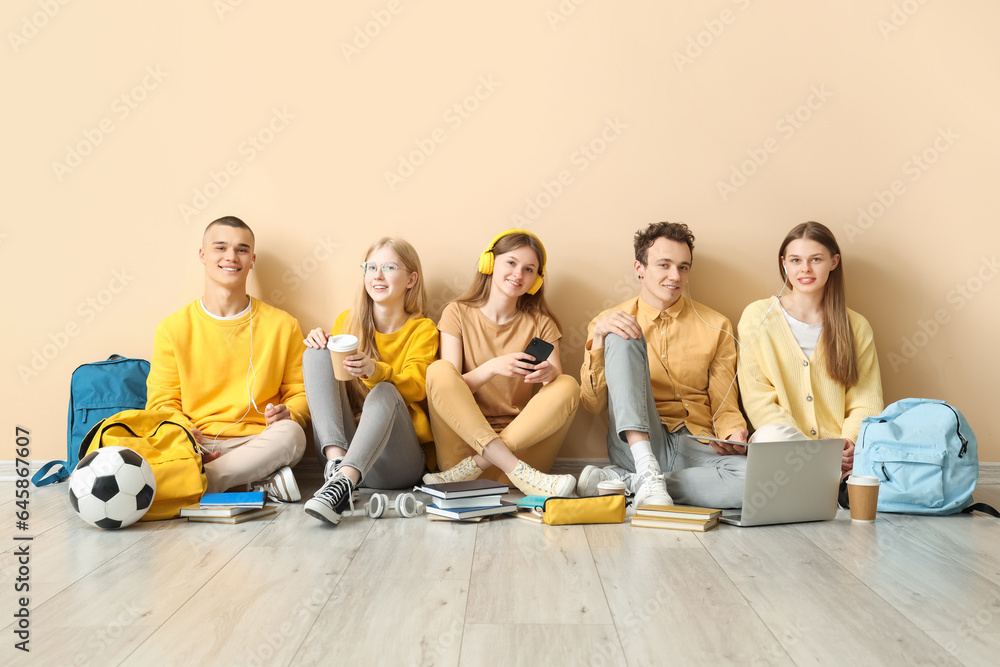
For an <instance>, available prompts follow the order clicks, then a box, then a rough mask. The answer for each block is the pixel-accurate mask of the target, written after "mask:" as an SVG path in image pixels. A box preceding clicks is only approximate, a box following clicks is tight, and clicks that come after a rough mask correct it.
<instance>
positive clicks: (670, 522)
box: [631, 505, 722, 533]
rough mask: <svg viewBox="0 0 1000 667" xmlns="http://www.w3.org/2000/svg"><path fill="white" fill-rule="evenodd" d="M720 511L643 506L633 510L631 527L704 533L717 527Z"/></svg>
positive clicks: (672, 506)
mask: <svg viewBox="0 0 1000 667" xmlns="http://www.w3.org/2000/svg"><path fill="white" fill-rule="evenodd" d="M720 516H722V510H713V509H708V508H705V507H680V506H677V505H643V506H641V507H637V508H635V514H634V515H633V516H632V521H631V523H632V525H633V526H639V527H642V528H669V529H671V530H694V531H698V532H702V533H703V532H705V531H706V530H712V529H713V528H715V527H716V526H717V525H719V517H720Z"/></svg>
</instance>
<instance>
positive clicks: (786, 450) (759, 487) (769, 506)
mask: <svg viewBox="0 0 1000 667" xmlns="http://www.w3.org/2000/svg"><path fill="white" fill-rule="evenodd" d="M698 439H699V440H708V439H710V438H698ZM722 442H726V441H722ZM733 444H744V443H733ZM843 454H844V441H843V440H799V441H792V442H787V441H786V442H755V443H751V444H749V445H747V477H746V485H745V486H744V488H743V508H742V509H741V510H739V511H738V512H734V513H728V514H727V513H723V515H722V516H721V517H719V521H722V522H724V523H728V524H732V525H734V526H769V525H773V524H777V523H797V522H802V521H828V520H830V519H832V518H834V517H835V516H836V515H837V492H838V490H839V487H840V475H841V471H840V463H841V459H842V457H843Z"/></svg>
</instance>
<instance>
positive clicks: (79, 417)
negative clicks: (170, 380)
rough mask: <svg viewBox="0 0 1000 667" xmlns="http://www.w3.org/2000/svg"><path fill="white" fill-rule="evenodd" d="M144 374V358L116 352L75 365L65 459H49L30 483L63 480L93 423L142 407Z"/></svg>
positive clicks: (74, 464)
mask: <svg viewBox="0 0 1000 667" xmlns="http://www.w3.org/2000/svg"><path fill="white" fill-rule="evenodd" d="M148 375H149V362H148V361H146V360H145V359H128V358H126V357H123V356H121V355H118V354H112V355H111V356H110V357H108V358H107V360H106V361H98V362H96V363H92V364H83V365H82V366H79V367H77V369H76V370H75V371H73V376H72V378H70V383H69V414H68V415H67V417H66V460H65V461H49V462H48V463H46V464H45V465H43V466H42V467H41V468H39V470H38V472H36V473H35V474H34V475H33V476H32V477H31V482H32V483H33V484H34V485H35V486H46V485H48V484H55V483H57V482H61V481H63V480H64V479H66V478H67V477H69V476H70V473H72V472H73V470H74V469H75V468H76V464H77V463H79V462H80V443H81V442H83V439H84V437H86V435H87V433H88V432H89V431H90V429H91V428H93V427H94V425H95V424H97V422H99V421H101V420H102V419H104V418H105V417H110V416H111V415H113V414H115V413H118V412H121V411H122V410H143V409H145V407H146V376H148ZM53 469H54V472H52V474H50V475H48V476H47V477H46V475H47V474H48V473H49V471H50V470H53Z"/></svg>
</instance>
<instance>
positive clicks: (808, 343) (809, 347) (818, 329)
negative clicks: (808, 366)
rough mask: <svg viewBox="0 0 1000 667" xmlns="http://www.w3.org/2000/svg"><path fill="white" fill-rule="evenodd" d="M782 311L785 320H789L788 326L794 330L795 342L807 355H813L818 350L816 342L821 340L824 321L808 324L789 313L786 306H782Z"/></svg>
mask: <svg viewBox="0 0 1000 667" xmlns="http://www.w3.org/2000/svg"><path fill="white" fill-rule="evenodd" d="M781 312H783V313H784V314H785V321H786V322H788V328H789V329H791V330H792V335H793V336H795V342H796V343H798V344H799V347H801V348H802V354H804V355H806V357H811V356H812V353H813V352H814V351H815V350H816V343H818V342H819V336H820V334H822V333H823V323H822V322H820V323H819V324H806V323H805V322H799V321H798V320H797V319H795V318H794V317H792V316H791V315H789V314H788V311H787V310H785V307H784V306H782V307H781Z"/></svg>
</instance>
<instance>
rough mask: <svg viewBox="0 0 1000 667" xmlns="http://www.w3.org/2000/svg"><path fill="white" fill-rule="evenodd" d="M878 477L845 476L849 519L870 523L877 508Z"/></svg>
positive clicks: (873, 519)
mask: <svg viewBox="0 0 1000 667" xmlns="http://www.w3.org/2000/svg"><path fill="white" fill-rule="evenodd" d="M878 484H879V481H878V477H872V476H870V475H851V476H850V477H848V478H847V497H848V499H849V501H850V503H851V521H855V522H857V523H872V522H874V521H875V511H876V510H877V509H878Z"/></svg>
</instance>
